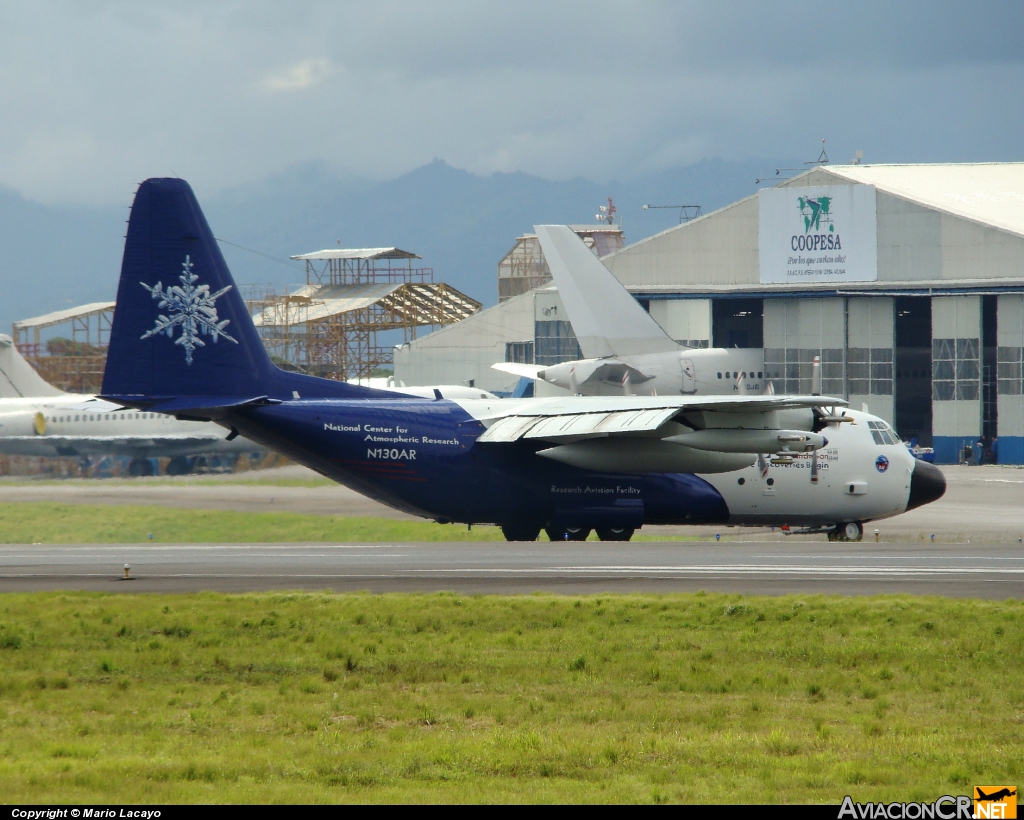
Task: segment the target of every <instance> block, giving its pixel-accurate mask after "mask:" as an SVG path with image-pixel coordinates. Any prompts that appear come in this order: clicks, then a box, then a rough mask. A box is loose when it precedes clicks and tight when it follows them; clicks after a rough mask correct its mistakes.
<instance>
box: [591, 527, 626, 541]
mask: <svg viewBox="0 0 1024 820" xmlns="http://www.w3.org/2000/svg"><path fill="white" fill-rule="evenodd" d="M634 532H635V530H634V529H633V528H632V527H599V528H598V530H597V537H598V538H600V539H601V540H602V541H628V540H629V539H630V538H632V537H633V533H634Z"/></svg>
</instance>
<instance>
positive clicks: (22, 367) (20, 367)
mask: <svg viewBox="0 0 1024 820" xmlns="http://www.w3.org/2000/svg"><path fill="white" fill-rule="evenodd" d="M62 395H64V394H63V392H62V391H60V390H58V389H57V388H56V387H54V386H53V385H52V384H50V383H49V382H48V381H46V379H44V378H43V377H42V376H40V375H39V374H38V373H37V372H36V370H35V368H34V367H32V365H30V364H29V363H28V362H26V361H25V359H24V358H23V357H22V355H21V354H20V353H19V352H18V348H16V347H15V346H14V340H13V339H12V338H11V337H10V336H8V335H6V334H2V333H0V399H22V398H24V399H34V398H43V397H44V396H62Z"/></svg>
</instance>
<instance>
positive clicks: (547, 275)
mask: <svg viewBox="0 0 1024 820" xmlns="http://www.w3.org/2000/svg"><path fill="white" fill-rule="evenodd" d="M609 201H610V200H609ZM571 227H572V230H573V232H574V233H575V234H576V235H577V236H579V237H580V238H581V239H582V240H583V243H584V244H585V245H586V246H587V247H588V248H590V249H591V250H593V251H594V253H595V254H597V255H598V256H607V255H608V254H610V253H614V252H615V251H617V250H620V249H621V248H622V247H623V245H624V238H623V234H622V228H621V227H619V226H617V225H608V224H602V225H572V226H571ZM550 281H551V269H550V268H549V267H548V263H547V260H545V259H544V251H543V250H541V247H540V241H539V240H538V239H537V236H536V234H532V233H528V234H524V235H523V236H519V237H516V244H515V245H513V246H512V250H510V251H509V252H508V253H506V254H505V256H504V257H503V258H502V260H501V261H500V262H499V263H498V301H499V302H504V301H505V300H506V299H511V298H512V297H513V296H518V295H519V294H521V293H526V292H527V291H528V290H533V289H534V288H539V287H541V286H542V285H546V284H547V283H548V282H550Z"/></svg>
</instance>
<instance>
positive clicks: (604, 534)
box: [501, 524, 636, 541]
mask: <svg viewBox="0 0 1024 820" xmlns="http://www.w3.org/2000/svg"><path fill="white" fill-rule="evenodd" d="M590 531H591V528H590V527H545V528H544V532H546V533H547V536H548V538H550V539H551V540H552V541H586V540H587V537H588V536H589V535H590ZM635 531H636V530H635V529H634V528H633V527H598V528H597V529H596V532H597V537H598V538H600V539H601V540H602V541H628V540H629V539H630V538H632V537H633V533H634V532H635ZM501 534H502V535H504V536H505V540H506V541H536V540H537V536H538V535H540V527H537V526H532V525H530V524H502V525H501Z"/></svg>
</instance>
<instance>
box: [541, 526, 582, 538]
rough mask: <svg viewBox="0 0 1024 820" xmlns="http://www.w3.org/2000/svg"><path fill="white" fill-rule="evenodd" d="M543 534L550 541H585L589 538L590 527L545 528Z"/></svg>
mask: <svg viewBox="0 0 1024 820" xmlns="http://www.w3.org/2000/svg"><path fill="white" fill-rule="evenodd" d="M544 532H546V533H547V534H548V538H549V539H551V540H552V541H586V540H587V538H588V537H590V527H565V528H564V529H559V528H558V527H545V528H544Z"/></svg>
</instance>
